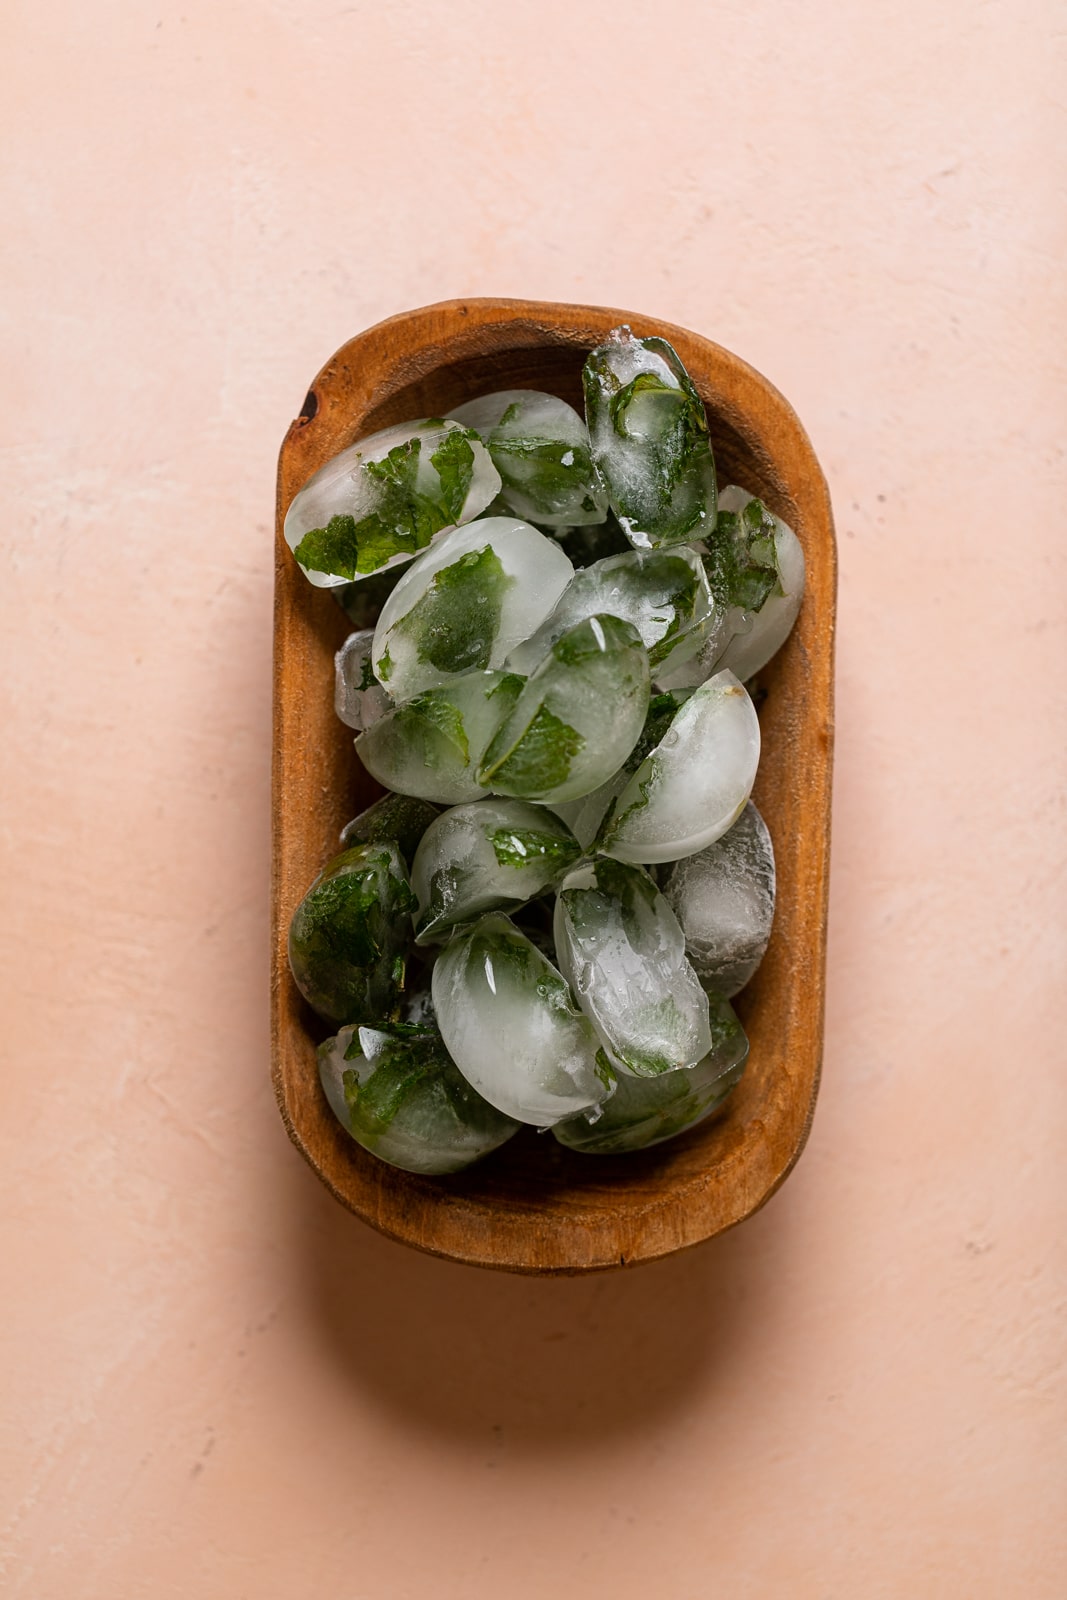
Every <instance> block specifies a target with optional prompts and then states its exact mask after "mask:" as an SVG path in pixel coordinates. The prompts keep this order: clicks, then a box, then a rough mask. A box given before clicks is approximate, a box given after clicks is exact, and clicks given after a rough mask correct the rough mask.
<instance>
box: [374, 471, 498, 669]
mask: <svg viewBox="0 0 1067 1600" xmlns="http://www.w3.org/2000/svg"><path fill="white" fill-rule="evenodd" d="M462 442H464V443H465V442H466V441H462ZM513 581H514V580H513V579H511V578H509V577H508V576H507V574H506V573H505V571H504V567H503V564H502V562H501V560H500V557H499V556H498V555H497V553H496V551H495V550H494V549H493V547H492V545H486V546H485V548H484V549H483V550H471V551H468V553H467V554H466V555H464V556H461V557H460V558H459V560H458V561H453V562H452V563H451V565H449V566H447V567H442V568H441V570H440V571H439V572H437V573H436V574H435V575H434V577H433V579H432V581H431V583H430V585H429V587H428V588H427V590H426V592H425V594H423V595H422V597H421V599H419V600H417V601H416V603H415V604H414V605H413V606H412V608H411V610H410V611H409V612H408V613H407V615H406V616H404V617H403V618H401V620H400V621H399V622H398V623H397V624H396V629H397V632H400V633H404V634H406V635H407V636H408V637H409V638H410V639H411V640H412V642H413V643H414V645H415V648H416V650H417V652H418V656H419V659H420V661H425V662H428V663H429V664H430V665H431V666H433V667H436V669H437V670H438V672H449V673H451V672H474V671H477V670H479V669H480V668H485V667H488V665H489V657H490V654H491V652H492V648H493V644H494V643H495V641H496V637H497V634H498V632H499V631H500V608H501V602H502V600H503V597H504V594H505V592H506V591H507V590H508V589H509V588H510V587H511V584H512V583H513ZM380 671H381V667H380V665H379V672H380Z"/></svg>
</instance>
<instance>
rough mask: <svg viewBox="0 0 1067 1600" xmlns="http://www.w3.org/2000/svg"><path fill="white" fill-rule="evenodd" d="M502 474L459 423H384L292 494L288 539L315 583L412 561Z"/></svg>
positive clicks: (490, 492)
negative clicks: (391, 424) (397, 425)
mask: <svg viewBox="0 0 1067 1600" xmlns="http://www.w3.org/2000/svg"><path fill="white" fill-rule="evenodd" d="M499 487H500V474H499V473H498V472H497V470H496V468H495V467H494V466H493V463H492V461H491V459H490V456H489V452H488V451H487V450H486V448H485V446H484V444H483V443H482V441H481V440H480V439H479V438H478V435H477V434H476V433H472V432H471V430H470V429H469V428H462V427H460V425H459V424H458V423H456V422H442V421H441V420H440V419H432V420H430V421H427V422H405V423H401V424H400V426H399V427H396V428H385V429H383V430H382V431H381V432H380V433H372V434H371V435H370V436H369V437H368V438H366V439H360V440H359V441H358V442H357V443H356V444H353V445H349V447H348V449H347V450H342V451H341V452H340V454H339V455H336V456H334V457H333V458H332V459H331V460H330V461H327V462H326V464H325V466H323V467H320V468H319V470H318V472H316V473H315V474H314V476H313V477H311V478H309V479H308V481H307V483H305V484H304V486H303V488H302V489H301V490H300V491H299V492H298V493H297V494H296V495H295V496H294V498H293V502H292V504H291V505H290V507H289V510H288V512H287V513H286V517H285V530H284V531H285V541H286V543H287V544H288V546H289V548H290V550H292V552H293V554H294V555H295V556H296V559H297V560H298V561H299V563H300V565H301V567H302V568H303V571H304V573H305V575H306V576H307V577H308V578H309V579H310V581H311V582H312V583H313V584H314V585H315V586H316V588H321V589H332V588H339V587H340V586H341V585H342V584H346V583H350V582H351V581H352V580H353V579H356V578H360V577H363V576H365V575H366V574H368V573H373V572H378V571H380V570H381V569H382V568H385V567H390V566H397V565H399V564H400V563H402V562H405V561H410V560H411V558H412V556H413V555H415V554H416V552H417V551H419V550H422V549H424V548H425V546H426V545H428V544H429V543H430V540H431V539H432V538H433V537H434V535H435V534H437V533H439V532H440V531H441V530H442V529H443V528H451V527H453V526H454V525H455V524H457V523H462V522H470V521H471V519H472V518H473V517H476V516H478V515H479V514H480V513H481V512H482V511H484V510H485V507H486V506H487V505H488V504H489V502H490V501H491V500H492V498H493V496H494V495H495V494H496V492H497V490H498V489H499Z"/></svg>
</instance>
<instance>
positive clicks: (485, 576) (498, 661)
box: [371, 517, 574, 701]
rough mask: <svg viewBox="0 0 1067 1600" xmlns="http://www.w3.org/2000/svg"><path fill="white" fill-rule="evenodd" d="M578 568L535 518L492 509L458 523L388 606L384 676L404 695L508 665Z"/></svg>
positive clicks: (379, 651)
mask: <svg viewBox="0 0 1067 1600" xmlns="http://www.w3.org/2000/svg"><path fill="white" fill-rule="evenodd" d="M573 576H574V568H573V567H572V566H571V564H570V562H569V561H568V560H567V557H566V556H565V555H564V554H563V551H562V550H561V549H560V547H559V545H558V544H557V542H556V541H555V540H554V539H550V538H548V537H547V536H546V535H545V534H543V533H538V531H537V529H536V528H531V527H530V525H529V523H526V522H519V521H518V520H517V519H516V518H514V517H482V518H481V519H479V520H478V521H477V522H471V523H468V524H467V525H466V526H465V527H462V528H455V529H453V530H452V532H451V533H447V534H445V535H444V536H443V537H442V538H440V539H437V540H435V541H434V544H433V546H432V548H431V549H429V550H427V551H426V552H425V553H424V554H423V555H421V556H420V557H419V559H418V560H417V561H414V562H412V564H411V566H410V567H409V568H408V569H407V571H406V572H405V573H404V575H403V577H402V578H401V579H400V582H399V583H398V584H397V586H396V588H395V589H394V590H393V592H392V594H391V595H390V596H389V598H388V599H387V600H386V602H385V604H384V606H383V607H382V614H381V616H380V617H379V618H378V626H377V627H376V629H375V630H374V648H373V651H372V657H371V659H372V662H373V665H374V671H375V675H376V676H377V677H378V679H379V680H380V682H381V683H383V684H384V685H385V687H386V688H387V689H388V690H389V693H390V694H391V695H392V697H393V699H394V700H397V701H404V700H409V699H411V698H412V696H414V695H416V694H419V693H420V692H421V691H422V690H423V689H432V688H435V687H436V686H437V685H438V684H441V683H447V682H449V681H450V680H451V679H453V678H456V677H458V676H459V675H460V674H462V673H465V672H472V671H474V670H476V669H485V668H489V667H499V666H502V665H503V663H504V661H505V660H506V659H507V657H508V655H509V654H510V652H511V651H512V650H514V648H515V647H516V645H517V644H518V643H519V641H520V640H521V639H525V638H526V636H527V635H528V634H530V633H532V632H533V631H534V629H535V628H537V627H539V626H540V624H541V623H542V622H543V620H544V619H545V617H546V616H547V615H548V613H549V612H550V611H551V610H552V607H553V606H554V605H555V603H556V601H557V600H558V599H559V597H560V595H561V594H562V593H563V591H564V589H565V588H566V587H567V584H568V583H569V582H570V580H571V578H573Z"/></svg>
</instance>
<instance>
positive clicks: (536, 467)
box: [448, 389, 608, 528]
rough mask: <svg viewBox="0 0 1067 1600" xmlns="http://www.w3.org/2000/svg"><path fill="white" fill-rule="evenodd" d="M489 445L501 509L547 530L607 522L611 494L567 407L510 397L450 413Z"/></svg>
mask: <svg viewBox="0 0 1067 1600" xmlns="http://www.w3.org/2000/svg"><path fill="white" fill-rule="evenodd" d="M448 415H449V417H451V418H452V419H453V421H455V422H461V423H462V424H463V426H464V427H466V428H473V430H474V431H475V433H477V434H479V435H480V436H481V438H482V439H483V440H484V442H485V445H486V448H487V449H488V451H489V454H490V456H491V457H492V460H493V465H494V466H495V467H496V469H497V471H498V472H499V474H500V479H501V488H500V494H499V496H498V498H497V504H499V505H503V506H505V507H507V509H508V510H509V511H510V512H511V513H512V514H513V515H514V516H516V517H525V518H526V519H527V520H528V521H529V522H536V523H539V524H540V525H541V526H543V527H546V528H563V527H572V528H573V527H582V526H587V525H589V524H591V523H598V522H603V521H604V518H605V516H606V515H607V507H608V497H607V491H606V490H605V488H604V485H603V483H602V482H601V480H600V476H599V474H598V473H597V470H596V468H595V467H594V466H593V460H592V456H591V455H590V452H589V433H588V430H587V428H586V426H585V422H584V421H583V419H582V418H581V417H580V416H579V415H578V413H577V411H575V409H574V407H573V406H569V405H568V404H567V402H566V401H565V400H559V399H557V398H556V396H555V395H554V394H542V393H540V392H539V391H538V390H536V389H503V390H501V391H500V392H499V393H497V394H487V395H482V396H481V397H480V398H479V399H477V400H468V402H467V403H466V405H462V406H457V407H456V409H455V410H454V411H450V412H449V413H448Z"/></svg>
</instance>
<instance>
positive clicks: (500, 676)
mask: <svg viewBox="0 0 1067 1600" xmlns="http://www.w3.org/2000/svg"><path fill="white" fill-rule="evenodd" d="M525 682H526V680H525V679H524V678H523V677H521V676H520V675H519V674H518V673H517V672H468V673H465V674H464V676H463V677H461V678H455V679H453V680H452V682H451V683H446V684H444V685H442V687H441V688H439V689H427V690H426V692H425V693H424V694H420V695H416V697H415V699H414V700H409V701H408V702H407V703H406V704H405V705H402V706H397V707H396V708H395V709H394V710H392V711H390V712H387V713H386V715H385V716H384V717H379V719H378V721H377V722H376V723H375V724H374V726H373V727H371V728H368V729H367V731H366V732H365V733H361V734H360V735H359V737H358V738H357V739H356V750H357V752H358V754H359V756H360V759H361V760H362V762H363V765H364V766H365V767H366V769H367V771H368V772H369V773H370V775H371V777H372V778H377V780H378V782H379V783H380V784H383V785H384V786H385V788H387V789H392V790H394V791H395V792H396V793H397V794H404V795H414V796H415V797H416V798H417V799H420V800H433V801H437V802H439V803H440V804H441V805H446V806H456V805H463V804H464V803H465V802H466V801H468V800H480V799H481V797H482V796H483V795H484V794H486V793H487V790H486V789H485V787H484V786H483V785H482V784H480V783H479V782H478V779H477V776H476V774H477V770H478V763H479V761H480V760H481V759H482V756H483V754H484V752H485V748H486V746H487V745H488V743H489V741H490V739H491V738H492V737H493V734H494V733H495V732H496V730H497V729H498V728H499V727H500V725H501V723H502V722H503V721H504V719H505V718H506V717H507V716H508V714H509V712H510V711H511V709H512V707H513V706H514V705H515V703H516V701H517V700H518V698H519V696H520V694H521V693H522V690H523V686H524V684H525Z"/></svg>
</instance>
